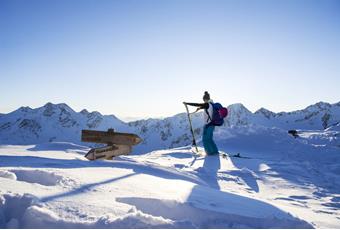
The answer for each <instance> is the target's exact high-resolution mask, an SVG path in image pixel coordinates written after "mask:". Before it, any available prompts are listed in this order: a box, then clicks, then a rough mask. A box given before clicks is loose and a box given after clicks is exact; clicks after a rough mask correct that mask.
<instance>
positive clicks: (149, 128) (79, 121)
mask: <svg viewBox="0 0 340 230" xmlns="http://www.w3.org/2000/svg"><path fill="white" fill-rule="evenodd" d="M228 109H229V116H228V118H227V119H226V122H225V125H224V127H222V128H219V129H221V130H223V129H228V128H230V127H234V128H235V127H243V126H252V125H260V126H264V127H268V128H271V127H276V128H280V129H284V130H288V129H317V130H323V129H326V128H328V127H330V126H332V125H334V124H337V123H339V122H340V102H339V103H335V104H329V103H324V102H319V103H317V104H314V105H311V106H308V107H307V108H305V109H303V110H298V111H294V112H281V113H274V112H271V111H269V110H267V109H264V108H261V109H259V110H258V111H256V112H255V113H252V112H250V111H249V110H248V109H247V108H246V107H244V106H243V105H242V104H233V105H230V106H229V107H228ZM193 126H194V129H195V133H196V135H197V137H199V136H200V135H201V132H202V112H200V113H196V114H194V115H193ZM108 128H114V129H115V130H119V131H122V132H134V133H137V134H138V135H140V136H141V137H142V138H143V143H142V144H141V145H139V146H138V147H137V150H138V151H141V152H146V151H151V150H155V149H164V148H172V147H178V146H183V145H188V144H190V143H191V134H190V132H189V127H188V121H187V115H186V114H185V113H180V114H177V115H175V116H172V117H168V118H165V119H147V120H138V121H134V122H128V123H126V122H123V121H121V120H119V119H118V118H117V117H115V116H113V115H102V114H100V113H99V112H89V111H87V110H86V109H84V110H82V111H80V112H76V111H74V110H73V109H72V108H70V107H69V106H68V105H66V104H63V103H62V104H52V103H47V104H46V105H44V106H42V107H39V108H36V109H31V108H29V107H21V108H19V109H17V110H15V111H13V112H11V113H8V114H2V115H0V144H36V143H45V142H51V141H68V142H73V143H78V144H79V143H81V142H80V133H81V130H82V129H96V130H107V129H108ZM222 133H223V132H222Z"/></svg>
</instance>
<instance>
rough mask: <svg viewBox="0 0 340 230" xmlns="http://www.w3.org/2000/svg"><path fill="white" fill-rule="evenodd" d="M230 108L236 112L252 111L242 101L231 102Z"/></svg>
mask: <svg viewBox="0 0 340 230" xmlns="http://www.w3.org/2000/svg"><path fill="white" fill-rule="evenodd" d="M228 109H229V110H231V111H234V112H236V113H252V112H250V111H249V110H248V109H247V108H246V107H245V106H244V105H243V104H242V103H235V104H231V105H229V106H228Z"/></svg>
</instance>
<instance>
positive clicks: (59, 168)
mask: <svg viewBox="0 0 340 230" xmlns="http://www.w3.org/2000/svg"><path fill="white" fill-rule="evenodd" d="M229 111H230V115H229V117H228V119H227V120H226V124H225V126H223V127H218V128H217V129H216V131H215V134H214V135H215V139H216V141H217V145H218V146H219V148H220V150H221V153H223V154H226V155H228V154H229V155H230V157H228V156H227V157H225V156H223V155H220V156H205V155H204V154H201V155H194V154H193V152H192V150H191V147H189V146H188V145H189V144H190V142H191V135H190V132H189V129H188V121H187V116H186V114H184V113H182V114H178V115H175V116H173V117H169V118H165V119H148V120H139V121H135V122H130V123H124V122H122V121H120V120H119V119H117V118H116V117H114V116H104V115H101V114H100V113H98V112H89V111H87V110H83V111H81V112H79V113H77V112H75V111H74V110H72V109H71V108H70V107H68V106H67V105H66V104H58V105H54V104H52V103H48V104H46V105H45V106H43V107H41V108H37V109H31V108H28V107H22V108H19V109H18V110H16V111H14V112H12V113H10V114H4V115H1V116H0V143H1V144H2V145H0V228H340V192H339V191H340V180H339V175H340V140H339V136H340V130H339V127H340V126H339V124H340V123H339V122H340V121H339V119H340V103H337V104H327V103H317V104H315V105H312V106H309V107H307V108H306V109H304V110H300V111H294V112H289V113H284V112H282V113H273V112H271V111H268V110H266V109H264V108H262V109H260V110H258V111H257V112H256V113H252V112H250V111H249V110H248V109H247V108H245V107H244V106H243V105H242V104H234V105H231V106H229ZM201 115H202V114H201V113H197V114H195V115H193V126H194V129H195V134H196V137H197V140H198V141H197V142H198V144H199V150H200V152H204V151H203V149H202V147H201V146H202V145H201V142H200V141H199V140H200V135H201V132H202V128H201V125H202V117H201ZM325 126H326V129H325ZM111 127H113V128H115V129H116V130H119V131H126V132H135V133H138V134H139V135H140V136H141V137H142V138H143V143H142V144H140V145H138V146H137V147H136V148H135V149H134V151H133V154H131V155H128V156H120V157H117V158H115V159H114V160H113V161H105V160H103V161H88V160H87V159H86V158H85V157H84V155H85V154H86V153H87V152H88V151H89V146H88V145H85V143H81V142H80V130H81V129H83V128H90V129H98V130H106V129H107V128H111ZM288 129H296V130H297V131H298V134H299V137H298V138H294V137H292V136H290V135H288V133H287V131H288ZM237 153H240V154H241V156H243V157H245V158H236V157H232V155H235V154H237Z"/></svg>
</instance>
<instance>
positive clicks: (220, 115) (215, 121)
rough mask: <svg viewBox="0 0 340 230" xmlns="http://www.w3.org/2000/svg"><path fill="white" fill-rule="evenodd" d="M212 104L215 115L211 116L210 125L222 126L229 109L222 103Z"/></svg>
mask: <svg viewBox="0 0 340 230" xmlns="http://www.w3.org/2000/svg"><path fill="white" fill-rule="evenodd" d="M210 104H211V106H212V107H213V115H212V117H210V116H209V117H210V120H211V121H210V123H209V125H213V126H222V125H223V123H224V118H226V117H227V116H228V109H227V108H225V107H223V106H222V105H221V104H220V103H210ZM207 112H208V111H207ZM208 115H209V114H208Z"/></svg>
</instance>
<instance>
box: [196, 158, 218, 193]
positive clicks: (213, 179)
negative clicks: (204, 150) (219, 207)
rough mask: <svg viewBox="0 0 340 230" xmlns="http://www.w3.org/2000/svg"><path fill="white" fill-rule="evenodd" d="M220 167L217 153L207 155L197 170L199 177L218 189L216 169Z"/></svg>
mask: <svg viewBox="0 0 340 230" xmlns="http://www.w3.org/2000/svg"><path fill="white" fill-rule="evenodd" d="M220 168H221V160H220V156H219V155H211V156H209V155H207V156H205V158H204V163H203V167H202V168H200V169H199V170H198V171H199V172H200V175H199V177H201V179H202V180H203V181H205V182H206V183H207V184H209V185H210V186H211V187H213V188H216V189H220V185H219V184H218V170H219V169H220Z"/></svg>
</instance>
